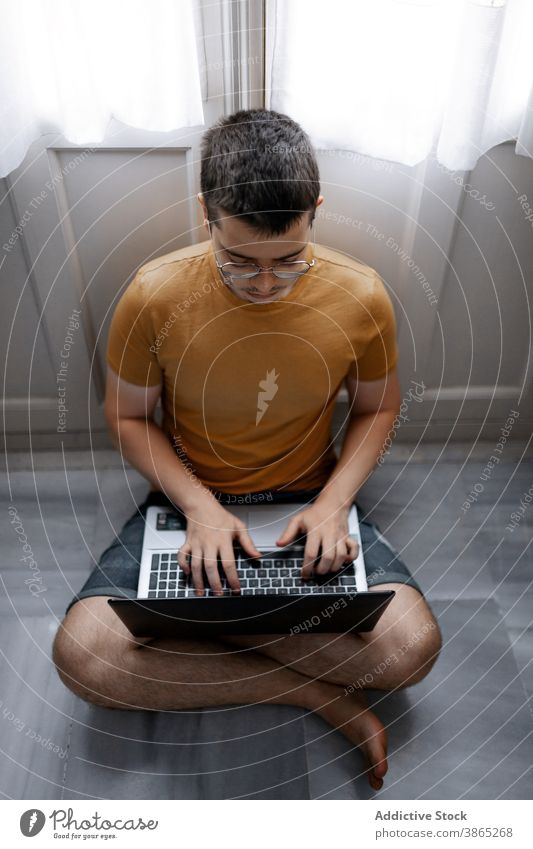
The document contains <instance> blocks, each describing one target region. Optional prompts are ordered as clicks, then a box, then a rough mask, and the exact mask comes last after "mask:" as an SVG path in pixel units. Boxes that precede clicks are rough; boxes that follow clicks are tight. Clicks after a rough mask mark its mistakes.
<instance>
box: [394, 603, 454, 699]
mask: <svg viewBox="0 0 533 849" xmlns="http://www.w3.org/2000/svg"><path fill="white" fill-rule="evenodd" d="M441 649H442V634H441V630H440V628H439V624H438V622H437V620H436V619H435V618H434V617H433V616H430V617H429V618H427V619H426V620H425V621H422V622H420V623H419V624H418V625H417V626H416V627H415V628H413V629H412V630H411V631H408V632H407V633H405V634H404V635H403V638H402V639H400V640H398V644H397V646H396V647H395V648H394V654H395V658H396V663H397V670H396V674H395V678H396V685H395V686H397V687H399V688H403V687H410V686H412V685H413V684H418V682H419V681H422V679H423V678H425V677H426V675H428V674H429V672H430V671H431V670H432V668H433V666H434V665H435V662H436V660H437V658H438V656H439V654H440V651H441Z"/></svg>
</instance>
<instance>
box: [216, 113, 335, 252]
mask: <svg viewBox="0 0 533 849" xmlns="http://www.w3.org/2000/svg"><path fill="white" fill-rule="evenodd" d="M201 158H202V161H201V170H200V185H201V191H202V194H203V196H204V200H205V204H206V206H207V209H208V213H209V220H210V221H212V222H213V223H214V224H215V226H219V224H218V222H217V212H216V210H217V209H218V210H223V211H224V212H225V213H226V214H227V215H234V216H237V215H238V216H244V218H243V220H244V222H245V223H246V224H248V226H249V227H252V228H253V229H254V230H256V231H257V232H258V233H260V234H262V235H265V236H277V235H282V234H283V233H285V232H286V231H287V230H288V229H289V227H290V226H291V225H292V224H294V223H296V222H297V221H300V220H301V218H302V216H303V215H304V214H305V213H306V211H308V210H309V211H312V214H311V217H310V219H309V223H311V222H312V221H313V219H314V217H315V206H316V202H317V200H318V197H319V195H320V175H319V171H318V164H317V161H316V158H315V155H314V152H313V149H312V147H311V143H310V141H309V137H308V136H307V134H306V133H305V132H304V131H303V130H302V128H301V127H300V126H299V124H297V123H296V121H293V120H292V118H289V116H288V115H283V114H282V113H280V112H274V111H273V110H271V109H248V110H240V111H238V112H234V113H233V115H228V116H225V117H223V118H220V119H219V120H218V121H217V122H216V123H215V124H213V126H212V127H210V128H209V129H208V130H207V131H206V132H205V133H204V135H203V136H202V144H201Z"/></svg>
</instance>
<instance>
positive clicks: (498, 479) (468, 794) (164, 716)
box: [0, 445, 533, 799]
mask: <svg viewBox="0 0 533 849" xmlns="http://www.w3.org/2000/svg"><path fill="white" fill-rule="evenodd" d="M492 450H493V446H490V445H488V446H487V447H486V451H484V449H483V446H479V445H478V446H477V458H478V459H475V460H474V459H471V460H470V461H469V462H468V463H464V461H463V460H462V458H461V452H460V451H458V450H457V448H456V449H455V450H454V452H453V453H450V452H448V453H447V454H445V455H444V456H443V457H441V458H440V459H438V460H437V459H436V457H437V455H438V453H439V452H434V455H433V456H430V453H431V452H427V451H426V452H425V453H424V454H421V453H420V452H419V454H418V456H417V457H416V458H414V459H412V458H411V459H408V458H407V454H406V452H405V451H404V456H405V459H403V458H402V459H396V460H393V459H389V460H388V461H387V463H386V464H385V465H383V466H382V467H378V469H377V470H376V472H375V473H374V475H373V476H372V478H371V480H370V481H369V482H368V483H367V484H366V485H365V487H364V489H363V490H362V491H361V493H360V496H359V498H358V500H359V503H360V504H361V506H362V507H363V508H364V509H365V511H368V516H369V518H370V520H371V521H374V522H376V523H377V524H378V525H379V527H380V529H381V531H382V533H384V534H385V535H386V537H387V538H388V539H389V540H390V542H391V543H392V544H393V545H394V546H395V547H396V548H397V549H398V550H399V551H401V554H402V556H403V557H404V559H405V560H406V562H407V563H408V564H409V566H410V568H411V569H412V571H413V572H414V574H415V575H416V577H417V579H418V580H419V582H420V583H421V585H422V587H423V589H424V591H425V593H426V595H427V597H428V599H429V600H430V602H431V604H432V607H433V610H434V611H435V613H436V615H437V616H438V618H439V621H440V623H441V627H442V630H443V633H444V638H445V648H444V650H443V652H442V655H441V657H440V658H439V661H438V663H437V664H436V666H435V667H434V669H433V671H432V673H431V674H430V675H429V676H428V677H427V678H426V679H425V680H424V681H423V682H422V683H420V684H418V685H416V686H415V687H412V688H409V689H407V690H404V691H402V692H399V693H397V694H385V695H384V694H383V693H380V692H378V691H373V692H371V693H370V698H371V701H372V702H373V704H374V706H375V710H376V712H377V713H378V715H379V716H380V717H381V719H382V720H383V721H384V722H385V723H386V725H387V728H388V733H389V740H390V769H389V773H388V776H387V781H386V784H385V787H384V789H383V790H382V791H381V792H380V793H379V794H371V791H370V790H369V788H368V784H367V780H366V778H365V777H364V776H363V775H362V762H361V759H360V756H359V753H358V752H357V750H354V749H352V748H351V746H350V744H349V743H348V741H347V740H346V739H345V738H344V737H343V736H342V735H341V734H340V733H339V732H337V731H334V730H332V729H331V727H330V726H329V725H327V724H326V723H325V722H324V721H323V720H322V719H321V718H320V717H318V716H316V715H314V714H311V713H307V712H306V711H304V710H300V709H299V708H294V707H290V706H266V705H265V706H255V707H246V706H238V705H235V706H234V707H230V708H225V709H217V710H200V711H192V712H190V713H187V712H178V713H157V714H156V713H152V712H139V713H136V712H131V711H109V710H106V709H103V708H97V707H94V706H91V705H89V704H87V703H85V702H83V701H82V700H80V699H77V698H76V697H75V696H73V695H72V694H71V693H70V692H69V691H68V690H66V688H65V687H64V686H63V685H62V684H61V682H60V681H59V679H58V677H57V675H56V672H55V669H54V668H53V665H52V664H51V661H50V647H51V643H52V639H53V635H54V633H55V630H56V628H57V625H58V622H59V620H60V619H61V618H62V616H63V613H64V609H65V607H66V605H67V603H68V601H69V600H70V598H71V597H72V595H73V593H74V592H75V591H76V590H77V589H79V588H80V587H81V585H82V583H83V582H84V580H85V577H86V576H87V574H88V573H89V570H90V569H91V568H92V565H93V563H94V562H95V560H96V559H97V557H98V555H99V554H100V552H101V551H102V549H103V548H104V547H105V546H106V545H107V544H108V543H109V542H110V540H111V537H112V535H113V532H114V530H117V529H119V528H120V525H121V523H122V522H123V521H124V520H125V519H126V518H127V517H128V516H129V515H130V514H131V513H132V511H133V509H134V505H135V502H138V501H140V500H142V498H143V496H144V494H145V491H146V490H147V485H146V484H145V483H144V482H143V481H142V479H140V477H139V476H138V475H137V474H135V473H133V472H131V471H130V472H128V474H127V475H126V474H125V473H124V470H123V469H122V468H121V467H120V464H119V463H117V461H116V459H114V460H113V458H111V464H112V465H111V464H110V463H109V460H110V457H109V454H107V453H102V454H101V455H98V454H97V455H94V456H93V458H92V459H90V461H88V460H87V458H86V457H85V456H84V455H77V454H72V455H68V457H67V470H65V469H64V468H63V466H62V465H61V464H60V463H59V462H58V459H57V456H56V457H53V456H52V457H50V456H49V455H42V456H41V457H37V459H35V458H34V466H35V467H34V468H32V467H31V466H29V465H28V464H27V461H24V460H23V459H21V458H20V457H15V458H14V460H13V462H12V463H11V465H10V467H9V475H7V474H5V473H4V476H3V477H4V483H5V486H4V488H3V497H2V500H3V502H4V503H3V504H2V508H3V516H4V520H3V533H2V572H1V577H2V586H1V593H0V612H1V614H2V615H1V617H0V682H1V683H0V688H1V689H0V749H1V752H2V754H1V764H2V766H1V769H0V793H1V794H2V796H3V797H8V798H15V799H47V798H49V799H63V798H64V799H75V798H80V799H82V798H83V799H85V798H88V799H91V798H111V799H118V798H148V799H149V798H161V799H166V798H204V799H214V798H256V799H260V798H282V799H319V798H327V799H342V798H350V799H357V798H369V797H370V795H374V796H377V797H378V798H379V797H381V798H384V799H419V798H420V799H442V798H444V799H447V798H449V799H458V798H465V799H493V798H509V799H525V798H531V793H532V789H533V771H532V767H531V764H532V762H533V757H532V755H533V746H532V731H533V717H532V712H531V707H532V703H531V697H532V695H533V667H532V663H531V658H532V656H533V632H532V620H533V583H532V579H533V556H532V552H531V545H530V543H531V537H532V528H533V502H532V503H531V504H530V505H527V504H526V509H525V511H524V515H523V518H522V519H521V521H520V524H519V526H518V527H517V528H516V529H515V530H514V531H513V532H510V531H508V530H506V528H505V526H506V525H507V524H508V522H509V517H510V514H511V513H512V512H513V511H516V510H517V508H518V507H519V505H520V498H523V497H524V494H525V493H526V492H527V490H528V489H529V487H530V486H531V484H532V482H533V462H532V461H531V460H522V461H521V462H517V461H514V460H511V459H510V457H509V458H508V461H507V462H506V463H504V462H503V461H502V462H501V464H500V465H499V466H497V467H496V469H495V470H494V473H493V475H492V477H491V478H490V480H488V481H484V484H483V486H484V489H483V492H482V493H479V494H478V496H477V498H476V501H475V502H474V503H473V505H472V507H471V508H470V510H469V511H468V512H466V513H463V512H462V510H461V505H462V504H463V502H464V501H465V500H466V498H467V496H468V494H469V493H470V492H471V490H472V488H473V487H474V485H475V484H476V483H479V481H480V474H481V472H482V471H483V467H484V465H485V462H486V459H487V458H488V457H489V456H490V454H491V452H492ZM466 453H467V451H465V455H466ZM421 458H422V459H421ZM93 461H94V464H95V467H96V471H95V470H94V469H93V467H92V463H93ZM84 466H85V468H84ZM477 488H478V489H479V486H478V487H477ZM10 505H12V506H13V505H14V506H15V507H16V509H17V511H18V515H19V517H20V519H21V522H22V525H23V527H24V532H25V534H26V536H27V539H28V543H29V545H31V549H32V553H33V556H34V558H35V561H36V562H37V564H38V567H39V569H40V572H41V578H42V583H41V587H43V590H42V592H41V593H40V595H39V596H38V597H34V596H32V594H31V593H30V592H29V590H28V585H27V584H26V583H25V581H26V579H28V578H29V577H30V575H31V572H30V570H29V568H27V567H26V565H25V564H24V563H23V561H21V560H20V557H21V554H22V552H21V546H20V543H19V541H18V538H17V535H16V534H15V533H14V530H13V528H12V527H11V526H10V523H9V519H10V514H9V513H8V512H7V508H8V507H9V506H10Z"/></svg>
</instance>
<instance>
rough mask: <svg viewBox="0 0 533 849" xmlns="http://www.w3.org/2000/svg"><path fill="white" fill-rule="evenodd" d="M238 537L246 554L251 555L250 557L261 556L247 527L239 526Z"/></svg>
mask: <svg viewBox="0 0 533 849" xmlns="http://www.w3.org/2000/svg"><path fill="white" fill-rule="evenodd" d="M237 539H238V540H239V542H240V544H241V546H242V547H243V548H244V550H245V552H246V554H248V555H250V557H261V552H260V551H259V549H258V548H257V547H256V546H255V544H254V542H253V540H252V538H251V536H250V534H249V533H248V531H247V530H246V528H239V529H238V530H237Z"/></svg>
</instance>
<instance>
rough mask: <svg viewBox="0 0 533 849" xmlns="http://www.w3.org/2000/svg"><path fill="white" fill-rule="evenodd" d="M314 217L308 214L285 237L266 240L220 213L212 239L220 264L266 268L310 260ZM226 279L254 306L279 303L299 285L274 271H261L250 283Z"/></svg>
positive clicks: (213, 227) (234, 219) (227, 283)
mask: <svg viewBox="0 0 533 849" xmlns="http://www.w3.org/2000/svg"><path fill="white" fill-rule="evenodd" d="M219 212H220V210H219ZM310 217H311V213H310V212H306V213H305V214H304V215H303V216H302V220H301V221H300V222H298V223H297V224H294V225H293V226H292V227H291V228H290V229H289V230H287V232H286V233H284V234H283V236H274V237H272V238H265V237H264V236H259V235H258V234H257V233H256V232H255V231H254V230H252V229H251V228H250V227H249V226H247V225H246V224H245V223H244V222H243V221H242V220H241V219H239V218H231V217H224V215H223V214H220V217H219V218H218V225H219V226H218V227H217V226H215V225H213V224H212V225H211V240H212V243H213V250H214V252H215V256H216V259H217V262H218V263H219V264H220V265H222V264H223V263H225V262H233V263H254V264H255V265H259V266H261V267H263V268H271V267H272V266H274V265H278V264H279V263H281V262H289V261H295V260H305V259H307V258H308V254H309V252H308V243H309V239H310V237H311V227H310V225H309V220H310ZM224 279H225V282H226V285H227V286H228V287H229V288H230V289H231V290H232V292H233V293H234V294H235V295H237V297H239V298H241V299H242V300H243V301H250V302H251V303H263V302H265V301H278V300H280V299H281V298H284V297H285V296H286V295H288V293H289V292H290V291H291V289H292V287H293V286H294V285H295V282H296V280H283V279H281V278H279V277H276V276H275V275H274V274H273V273H272V272H271V271H261V272H260V273H259V274H258V275H257V276H256V277H253V278H251V279H248V280H232V279H227V278H224ZM296 279H298V278H296Z"/></svg>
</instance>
